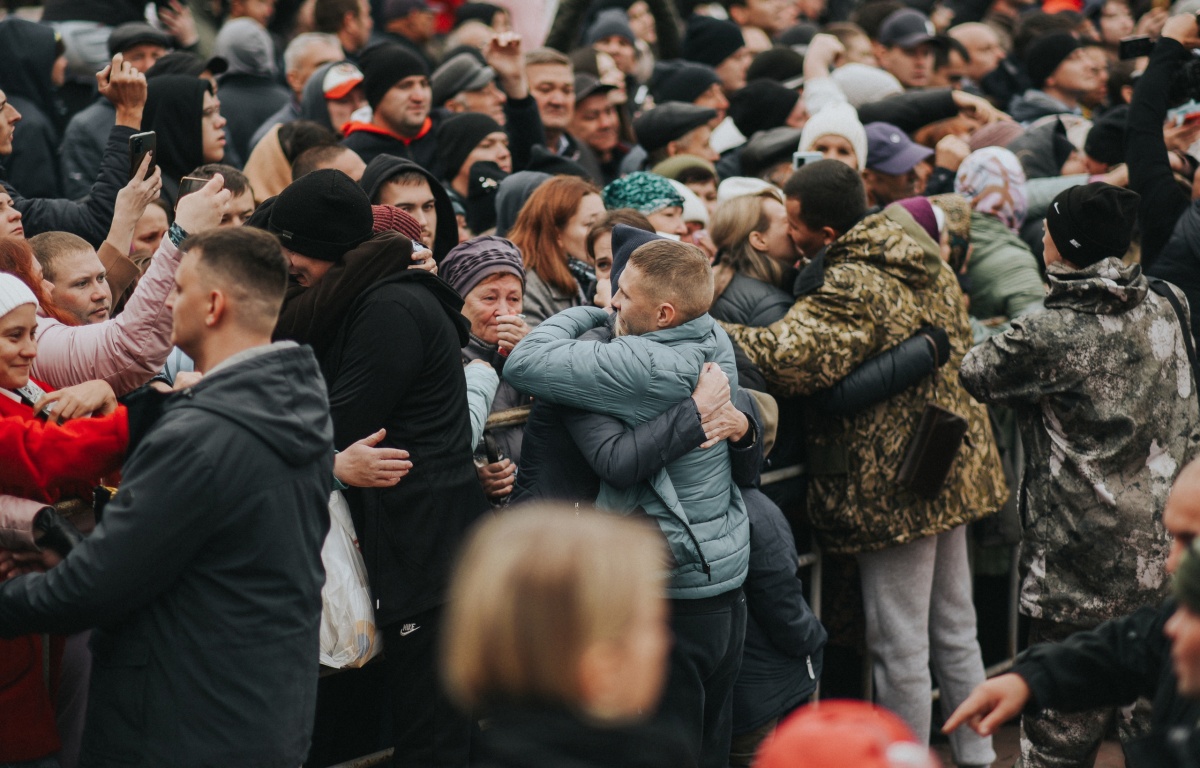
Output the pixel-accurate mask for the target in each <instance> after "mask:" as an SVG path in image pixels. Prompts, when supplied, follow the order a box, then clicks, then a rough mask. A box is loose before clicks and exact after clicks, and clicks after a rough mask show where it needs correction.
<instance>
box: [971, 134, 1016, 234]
mask: <svg viewBox="0 0 1200 768" xmlns="http://www.w3.org/2000/svg"><path fill="white" fill-rule="evenodd" d="M954 191H955V192H957V193H959V194H960V195H963V196H964V197H966V198H967V199H968V200H970V201H971V207H972V208H974V209H975V210H976V211H979V212H980V213H986V214H988V215H989V216H995V217H996V218H997V219H999V220H1000V221H1001V222H1003V224H1004V226H1006V227H1008V228H1009V229H1010V230H1012V231H1013V232H1019V231H1020V229H1021V225H1022V224H1023V223H1024V222H1025V213H1026V212H1027V211H1028V210H1029V198H1028V193H1027V192H1026V189H1025V171H1024V170H1023V169H1022V168H1021V161H1019V160H1017V156H1016V155H1014V154H1013V153H1012V152H1009V151H1008V150H1007V149H1004V148H1003V147H985V148H984V149H980V150H977V151H975V152H972V153H971V154H969V155H967V159H966V160H964V161H963V163H962V165H961V166H959V168H958V175H957V176H955V177H954Z"/></svg>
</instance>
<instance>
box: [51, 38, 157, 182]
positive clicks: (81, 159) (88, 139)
mask: <svg viewBox="0 0 1200 768" xmlns="http://www.w3.org/2000/svg"><path fill="white" fill-rule="evenodd" d="M169 50H171V39H170V38H169V37H167V36H166V35H165V34H163V33H162V32H159V31H158V30H157V29H155V28H154V27H152V26H150V25H149V24H146V23H144V22H140V21H131V22H129V23H128V24H122V25H121V26H119V27H117V28H116V29H114V30H113V32H112V35H111V36H109V38H108V55H109V57H112V56H116V55H117V54H118V53H119V54H121V56H122V58H123V59H124V60H125V61H127V62H129V65H130V66H131V67H133V68H134V69H136V70H137V71H138V72H141V73H142V74H145V73H146V71H147V70H148V69H150V67H152V66H154V62H156V61H158V60H159V59H160V58H161V57H163V56H165V55H166V53H167V52H168V51H169ZM114 117H116V107H114V106H113V104H112V102H111V101H109V100H108V99H105V98H97V99H96V101H94V102H92V104H90V105H89V106H87V107H85V108H84V109H82V110H80V111H79V112H77V113H76V114H75V115H74V116H73V117H72V118H71V120H70V122H68V123H67V128H66V130H65V131H64V132H63V140H62V145H61V155H60V157H61V162H62V189H63V196H64V197H66V198H68V199H70V200H78V199H79V198H81V197H85V196H86V195H87V194H88V190H90V189H91V187H92V182H93V181H95V180H96V174H97V173H98V172H99V171H100V161H101V159H102V158H103V157H104V138H105V136H107V135H108V128H109V126H111V125H112V123H113V118H114Z"/></svg>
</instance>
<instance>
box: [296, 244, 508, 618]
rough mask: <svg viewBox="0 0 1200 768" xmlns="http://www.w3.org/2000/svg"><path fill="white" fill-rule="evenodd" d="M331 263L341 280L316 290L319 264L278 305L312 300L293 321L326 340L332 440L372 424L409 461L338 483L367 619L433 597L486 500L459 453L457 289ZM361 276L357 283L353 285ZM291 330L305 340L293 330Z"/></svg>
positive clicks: (463, 435)
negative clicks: (375, 481)
mask: <svg viewBox="0 0 1200 768" xmlns="http://www.w3.org/2000/svg"><path fill="white" fill-rule="evenodd" d="M388 237H391V238H397V239H399V240H402V241H404V243H408V240H407V238H405V237H403V236H402V235H399V234H397V233H383V234H382V235H379V236H376V237H375V238H373V239H371V240H368V241H367V243H365V244H364V245H363V246H360V247H359V249H356V250H359V251H361V250H362V249H364V248H365V247H367V246H370V245H372V244H376V243H377V242H378V241H380V239H381V238H388ZM351 253H354V252H353V251H352V252H351ZM381 253H385V252H382V251H381V252H380V253H377V254H376V258H375V259H374V261H379V255H380V254H381ZM342 262H345V264H344V267H345V272H344V274H343V275H342V276H341V278H339V280H340V281H341V282H342V283H343V288H341V289H335V290H326V291H323V292H321V291H320V289H321V288H322V284H326V285H330V284H328V283H326V281H328V280H329V279H330V277H331V276H334V273H333V271H332V270H331V271H330V272H329V273H327V274H326V275H325V277H323V278H322V279H321V280H320V281H318V282H317V284H316V285H315V286H313V287H312V288H308V289H304V290H303V291H300V292H293V293H290V294H289V296H288V298H287V300H286V301H285V306H284V315H287V313H288V311H289V305H290V304H293V303H294V302H296V301H304V300H306V299H308V298H312V299H313V301H312V302H311V303H310V304H308V305H307V309H306V312H307V313H308V315H309V316H310V317H311V318H312V322H311V324H305V325H302V326H301V328H307V329H308V330H309V331H311V330H313V329H317V328H319V329H320V330H321V333H322V338H323V339H328V341H322V342H321V345H320V347H319V349H318V351H317V354H318V357H319V358H320V361H321V369H322V372H323V373H324V375H325V380H326V381H327V382H328V387H329V402H330V409H331V413H332V416H333V425H334V444H335V446H336V447H337V448H339V449H345V448H346V447H347V446H349V445H350V444H351V443H353V442H355V441H356V440H361V439H362V438H364V437H366V436H367V435H370V434H372V433H374V432H376V431H378V430H379V429H380V428H381V427H383V428H385V429H386V430H387V437H385V438H384V440H383V442H382V443H381V445H382V446H384V447H387V448H402V449H404V450H407V451H408V452H409V454H410V456H411V458H412V462H413V470H412V471H411V472H410V473H409V474H408V475H407V476H406V477H405V478H404V482H402V483H400V484H399V485H396V486H393V487H391V488H350V489H348V490H347V491H346V500H347V501H348V502H349V504H350V511H351V514H352V515H353V517H354V526H355V530H356V531H357V532H358V537H359V540H360V541H361V542H362V552H363V558H364V560H365V561H366V566H367V577H368V581H369V582H370V585H371V592H372V595H373V596H374V598H375V600H376V607H375V618H376V621H377V623H378V624H379V626H381V627H387V626H391V625H394V624H396V623H398V622H401V621H403V620H404V619H406V618H407V617H411V616H415V615H417V614H419V613H422V612H423V611H426V610H429V609H431V608H435V607H437V606H438V605H441V603H442V602H443V601H444V599H445V598H444V591H445V588H446V583H447V581H448V579H449V575H450V569H451V566H452V564H453V560H454V554H455V552H457V550H458V545H459V543H460V542H461V541H462V539H463V536H464V534H465V531H466V530H467V528H468V527H469V526H470V525H471V524H472V523H473V522H474V521H475V520H476V518H478V517H479V515H480V514H482V513H483V512H484V511H485V510H487V509H489V504H488V501H487V497H486V496H484V494H483V489H482V487H481V486H480V484H479V478H478V476H477V475H476V473H475V463H474V461H473V459H472V453H471V449H472V445H471V421H470V414H469V413H468V406H467V385H466V377H465V375H464V374H463V366H462V357H461V349H462V347H463V346H464V345H465V344H466V343H467V339H468V328H469V326H468V324H467V321H466V318H464V317H463V316H462V299H461V298H460V297H459V295H458V294H457V293H455V292H454V289H453V288H451V287H450V286H449V285H447V284H446V283H445V282H444V281H443V280H441V279H440V278H438V277H435V276H433V275H431V274H429V273H427V272H423V271H421V270H415V269H403V266H402V267H401V269H400V271H397V272H394V273H390V274H388V275H386V276H383V277H379V278H378V279H374V280H369V281H368V280H363V279H362V278H361V277H359V276H356V273H360V272H363V269H364V265H361V264H360V265H356V264H353V263H351V262H350V261H349V257H348V256H347V257H344V258H343V260H341V261H339V262H338V263H336V264H334V268H335V269H336V268H337V267H338V266H339V265H342ZM363 282H366V287H365V288H363V289H361V290H359V291H355V290H353V288H352V286H353V285H357V284H361V283H363ZM314 291H318V292H316V293H314ZM305 294H311V297H310V296H306V295H305ZM277 335H278V332H277ZM293 337H294V338H296V339H297V340H299V341H302V342H304V341H307V340H308V334H307V332H305V331H303V330H302V331H301V332H300V333H297V334H295V335H294V336H293Z"/></svg>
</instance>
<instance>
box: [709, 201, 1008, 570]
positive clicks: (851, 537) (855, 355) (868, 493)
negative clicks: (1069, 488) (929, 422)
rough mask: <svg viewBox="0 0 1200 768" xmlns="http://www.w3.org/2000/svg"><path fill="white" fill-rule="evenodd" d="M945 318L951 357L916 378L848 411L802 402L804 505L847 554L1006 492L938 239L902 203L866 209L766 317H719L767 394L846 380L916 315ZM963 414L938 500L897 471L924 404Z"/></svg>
mask: <svg viewBox="0 0 1200 768" xmlns="http://www.w3.org/2000/svg"><path fill="white" fill-rule="evenodd" d="M926 325H930V326H938V327H940V328H944V329H945V330H946V333H947V334H948V335H949V337H950V347H951V352H950V360H949V363H948V364H947V365H946V366H945V367H944V368H942V369H941V371H940V372H938V373H936V374H935V375H934V376H931V377H929V378H927V379H925V380H924V381H922V382H920V383H919V384H917V385H916V386H913V387H911V388H910V389H908V390H905V391H904V392H901V393H900V394H898V395H895V396H893V397H891V398H890V399H888V400H885V401H883V402H881V403H878V404H876V405H874V406H872V407H870V408H867V409H865V410H863V411H860V412H858V413H855V414H852V415H848V416H835V415H832V414H830V413H826V412H823V411H821V410H819V409H816V408H812V409H809V411H808V445H807V464H808V471H809V477H810V479H809V499H808V512H809V516H810V517H811V518H812V522H813V527H814V528H815V530H816V531H817V534H818V536H819V537H820V541H821V546H822V547H823V548H824V549H825V550H826V551H828V552H834V553H840V554H852V553H857V552H863V551H870V550H878V549H883V548H885V547H890V546H895V545H898V544H904V543H906V542H909V541H913V540H915V539H919V538H922V537H925V536H931V535H933V534H937V533H942V532H944V531H948V530H950V529H951V528H954V527H956V526H958V525H962V524H963V523H967V522H970V521H972V520H976V519H979V518H981V517H984V516H985V515H989V514H992V513H993V512H995V511H996V510H997V509H999V508H1000V506H1001V505H1002V504H1003V503H1004V500H1005V499H1006V498H1007V495H1008V491H1007V489H1006V487H1005V485H1004V477H1003V473H1002V471H1001V465H1000V457H999V454H998V453H997V451H996V443H995V440H994V439H993V437H992V432H991V428H990V427H989V425H988V417H987V411H986V409H985V408H984V407H983V406H982V405H979V404H978V403H975V402H973V401H972V400H971V398H970V396H969V395H968V394H967V393H966V391H965V390H964V389H963V388H962V385H961V384H960V383H959V381H958V364H959V362H960V361H961V360H962V357H963V355H964V354H966V351H967V350H968V349H969V348H970V346H971V330H970V326H969V325H968V323H967V312H966V309H965V307H964V302H963V295H962V291H961V289H960V288H959V287H958V281H957V279H956V278H955V276H954V273H953V272H952V271H951V270H950V267H949V266H947V265H946V264H945V263H944V262H943V261H942V260H941V258H940V252H939V248H938V245H937V243H935V242H934V241H933V240H932V239H931V238H930V237H929V235H927V234H926V233H925V232H924V230H922V229H921V227H920V226H919V225H918V224H917V223H916V222H915V221H914V220H913V218H912V216H910V215H909V214H908V213H907V212H906V211H904V210H903V209H902V208H899V207H892V208H889V209H887V210H885V211H883V212H881V213H876V214H872V215H870V216H867V217H866V218H864V219H863V220H862V221H861V222H859V223H858V224H857V225H856V226H855V227H853V228H852V229H851V230H850V231H848V232H846V233H845V234H844V235H842V236H841V237H839V238H838V239H837V240H835V241H834V242H833V243H831V244H830V245H829V247H828V248H827V249H826V252H825V271H824V282H823V284H822V285H820V287H818V288H815V289H814V290H813V291H811V292H810V293H807V294H804V295H802V296H800V297H799V298H798V299H797V300H796V303H795V304H793V305H792V308H791V309H790V310H788V313H787V314H786V315H785V316H784V318H783V319H782V320H780V321H779V322H777V323H775V324H773V325H770V326H768V327H766V328H752V327H749V326H740V325H726V326H725V328H726V330H727V331H729V335H730V336H731V337H732V338H733V339H734V341H735V342H737V343H738V344H739V345H741V347H742V349H743V350H745V352H746V354H747V355H748V356H749V357H750V359H751V360H752V361H753V362H754V363H755V364H756V365H757V366H758V367H759V368H760V369H761V370H762V372H763V375H764V376H766V378H767V384H768V387H769V389H770V391H771V394H773V395H775V396H777V397H780V396H782V397H794V396H796V395H807V394H811V393H813V392H815V391H817V390H819V389H825V388H827V387H830V386H832V385H834V384H836V383H837V382H838V381H840V380H842V379H843V378H844V377H845V376H846V375H847V374H848V373H850V372H851V371H853V370H854V369H855V368H856V367H858V366H859V365H860V364H862V363H863V362H864V361H866V360H868V359H870V358H872V357H874V356H876V355H878V354H879V353H881V352H883V351H885V350H888V349H891V348H892V347H894V346H896V345H897V344H899V343H901V342H902V341H904V340H905V339H907V338H908V337H910V336H911V335H912V334H913V333H914V332H916V330H917V329H918V328H920V327H922V326H926ZM929 402H934V403H937V404H938V405H940V406H942V407H944V408H948V409H950V410H952V411H954V412H956V413H958V414H960V415H962V416H964V417H965V418H966V419H967V421H968V423H969V430H968V433H967V437H968V439H967V441H966V442H965V443H964V445H963V446H962V448H961V450H960V451H959V453H958V456H957V457H956V458H955V460H954V464H953V466H952V467H951V470H950V475H949V477H948V478H947V480H946V484H945V487H944V488H943V489H942V492H941V493H940V494H939V495H938V497H937V498H935V499H932V500H930V499H924V498H921V497H918V496H916V495H915V494H913V493H912V492H910V491H908V490H907V489H905V488H903V487H901V486H900V485H898V484H897V483H896V474H897V472H898V470H899V469H900V464H901V461H902V460H903V458H904V453H905V450H906V448H907V447H908V444H909V442H910V440H911V439H912V436H913V434H914V432H915V430H916V427H917V422H918V421H919V419H920V417H921V413H922V411H923V409H924V407H925V404H926V403H929Z"/></svg>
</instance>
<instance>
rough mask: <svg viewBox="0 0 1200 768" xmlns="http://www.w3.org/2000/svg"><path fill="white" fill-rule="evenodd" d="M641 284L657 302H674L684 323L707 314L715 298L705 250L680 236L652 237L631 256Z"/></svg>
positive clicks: (631, 261)
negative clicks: (666, 238)
mask: <svg viewBox="0 0 1200 768" xmlns="http://www.w3.org/2000/svg"><path fill="white" fill-rule="evenodd" d="M629 266H631V267H637V270H638V276H639V277H640V278H641V279H640V281H639V282H640V287H641V288H642V290H644V291H646V293H647V294H648V295H649V296H650V297H651V298H652V299H653V300H654V301H656V302H662V303H665V304H671V305H672V306H674V307H675V312H676V313H677V317H678V318H679V324H680V325H682V324H683V323H686V322H688V321H690V320H695V319H696V318H697V317H700V315H703V314H704V313H705V312H707V311H708V309H709V307H711V306H712V302H713V273H712V266H711V265H710V264H709V263H708V256H706V255H705V253H704V251H702V250H700V249H699V248H697V247H696V246H694V245H692V244H690V243H681V242H679V241H677V240H652V241H650V242H648V243H646V244H645V245H642V246H639V247H638V249H637V250H635V251H634V252H633V254H632V255H630V257H629Z"/></svg>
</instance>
